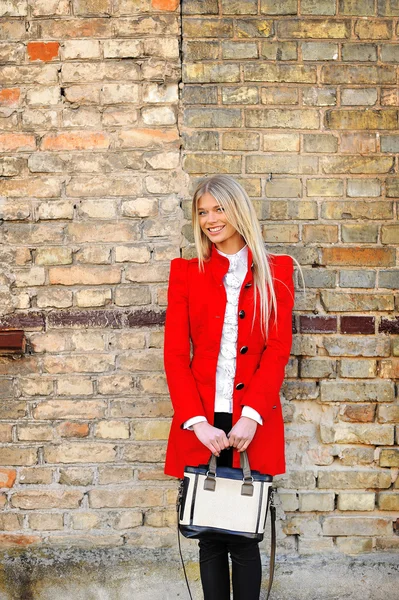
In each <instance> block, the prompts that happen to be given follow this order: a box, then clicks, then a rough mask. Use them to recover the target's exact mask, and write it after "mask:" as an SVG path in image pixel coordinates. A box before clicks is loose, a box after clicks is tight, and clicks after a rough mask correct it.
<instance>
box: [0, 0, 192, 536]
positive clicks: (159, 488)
mask: <svg viewBox="0 0 399 600" xmlns="http://www.w3.org/2000/svg"><path fill="white" fill-rule="evenodd" d="M177 6H178V2H176V1H172V0H168V1H167V0H152V1H151V0H141V1H140V2H132V1H130V0H117V1H112V2H111V1H110V0H72V1H68V0H36V1H30V2H26V1H25V2H11V1H5V2H2V3H1V15H2V16H1V20H0V39H1V42H0V57H1V66H0V81H1V85H2V89H1V91H0V104H1V113H0V127H1V132H0V151H1V153H2V155H1V156H2V172H1V174H2V178H1V180H0V194H1V196H2V206H1V213H2V217H3V219H4V222H3V224H2V226H1V228H0V239H1V242H2V250H1V262H2V267H3V269H2V271H3V274H2V279H1V285H2V287H1V311H2V313H3V316H2V322H1V323H2V325H3V326H8V327H18V328H23V329H24V330H25V331H26V334H27V338H28V341H29V347H30V350H29V352H28V353H27V354H26V355H25V356H24V357H23V358H19V359H16V360H14V359H12V358H11V359H10V358H8V357H1V358H0V372H1V395H2V402H1V407H0V436H1V447H0V464H1V465H3V467H2V469H1V470H0V479H1V487H2V488H3V489H2V492H1V496H0V501H1V504H2V506H4V510H3V512H2V514H1V515H0V527H1V529H2V530H3V531H2V534H0V546H1V545H3V546H8V545H26V544H43V543H44V544H46V543H50V544H68V545H70V544H73V543H75V542H76V543H79V544H80V545H85V544H86V545H88V546H96V545H122V544H125V545H142V544H143V539H144V538H145V540H146V542H145V543H146V544H147V545H150V546H154V545H155V546H157V545H168V544H172V543H173V544H174V541H175V536H174V532H172V531H171V530H169V529H167V528H165V527H164V526H165V525H166V524H167V523H168V522H169V519H170V516H171V515H173V516H174V507H173V504H174V502H175V484H174V482H173V481H166V478H165V477H164V476H163V474H162V461H163V457H164V451H165V439H166V438H167V434H168V428H169V420H170V415H171V407H170V402H169V398H168V395H167V388H166V384H165V380H164V376H163V367H162V324H163V320H164V309H165V300H166V286H167V278H168V271H169V261H170V259H172V258H174V257H176V256H179V252H180V250H179V248H180V222H181V221H182V211H181V208H180V206H179V204H180V195H181V194H182V193H184V189H185V188H184V186H185V183H184V177H183V175H182V171H181V168H180V151H179V147H180V139H179V132H178V128H177V108H178V82H179V80H180V77H181V75H180V73H181V68H180V60H179V27H180V24H179V23H180V22H179V11H178V10H176V8H177ZM158 529H159V531H158Z"/></svg>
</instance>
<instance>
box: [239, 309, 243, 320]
mask: <svg viewBox="0 0 399 600" xmlns="http://www.w3.org/2000/svg"><path fill="white" fill-rule="evenodd" d="M238 316H239V317H240V319H243V318H244V317H245V310H240V312H239V313H238Z"/></svg>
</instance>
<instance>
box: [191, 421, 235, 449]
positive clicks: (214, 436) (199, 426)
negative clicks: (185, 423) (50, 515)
mask: <svg viewBox="0 0 399 600" xmlns="http://www.w3.org/2000/svg"><path fill="white" fill-rule="evenodd" d="M193 429H194V433H195V435H196V436H197V438H198V439H199V441H200V442H202V443H203V444H204V446H206V447H207V448H208V449H209V450H210V451H211V452H212V454H215V456H220V453H221V451H222V450H224V449H225V448H229V447H230V444H229V440H228V439H227V436H226V434H225V432H224V431H223V430H222V429H218V428H217V427H213V425H210V424H209V423H208V421H201V422H200V423H196V424H195V425H193Z"/></svg>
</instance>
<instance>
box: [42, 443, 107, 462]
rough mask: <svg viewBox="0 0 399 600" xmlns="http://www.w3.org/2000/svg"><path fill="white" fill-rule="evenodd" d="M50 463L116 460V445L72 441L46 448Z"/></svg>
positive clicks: (45, 455)
mask: <svg viewBox="0 0 399 600" xmlns="http://www.w3.org/2000/svg"><path fill="white" fill-rule="evenodd" d="M44 460H45V461H46V462H48V463H87V462H94V463H104V462H113V461H114V460H115V446H113V445H112V444H103V443H100V442H95V443H94V442H93V443H92V442H75V443H73V442H70V443H64V444H59V445H57V446H51V445H48V446H46V447H45V448H44Z"/></svg>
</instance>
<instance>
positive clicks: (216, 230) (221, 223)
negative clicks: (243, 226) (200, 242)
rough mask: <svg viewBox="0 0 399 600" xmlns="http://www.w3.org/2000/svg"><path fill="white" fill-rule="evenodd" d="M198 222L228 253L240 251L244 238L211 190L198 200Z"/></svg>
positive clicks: (221, 248)
mask: <svg viewBox="0 0 399 600" xmlns="http://www.w3.org/2000/svg"><path fill="white" fill-rule="evenodd" d="M197 209H198V222H199V226H200V227H201V230H202V231H203V232H204V234H205V235H206V236H207V237H208V238H209V239H210V240H211V241H212V242H214V244H215V245H216V247H217V248H218V249H219V250H221V251H222V252H225V253H226V254H234V253H235V252H238V250H240V249H241V248H242V247H243V245H245V242H244V239H243V237H242V235H241V234H240V233H238V231H237V229H235V227H233V225H231V223H229V221H228V220H227V217H226V214H225V212H224V210H223V207H222V206H221V205H220V204H219V203H218V202H217V200H215V198H214V197H213V196H212V194H210V193H209V192H205V193H204V194H203V195H202V196H201V198H199V200H198V207H197Z"/></svg>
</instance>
